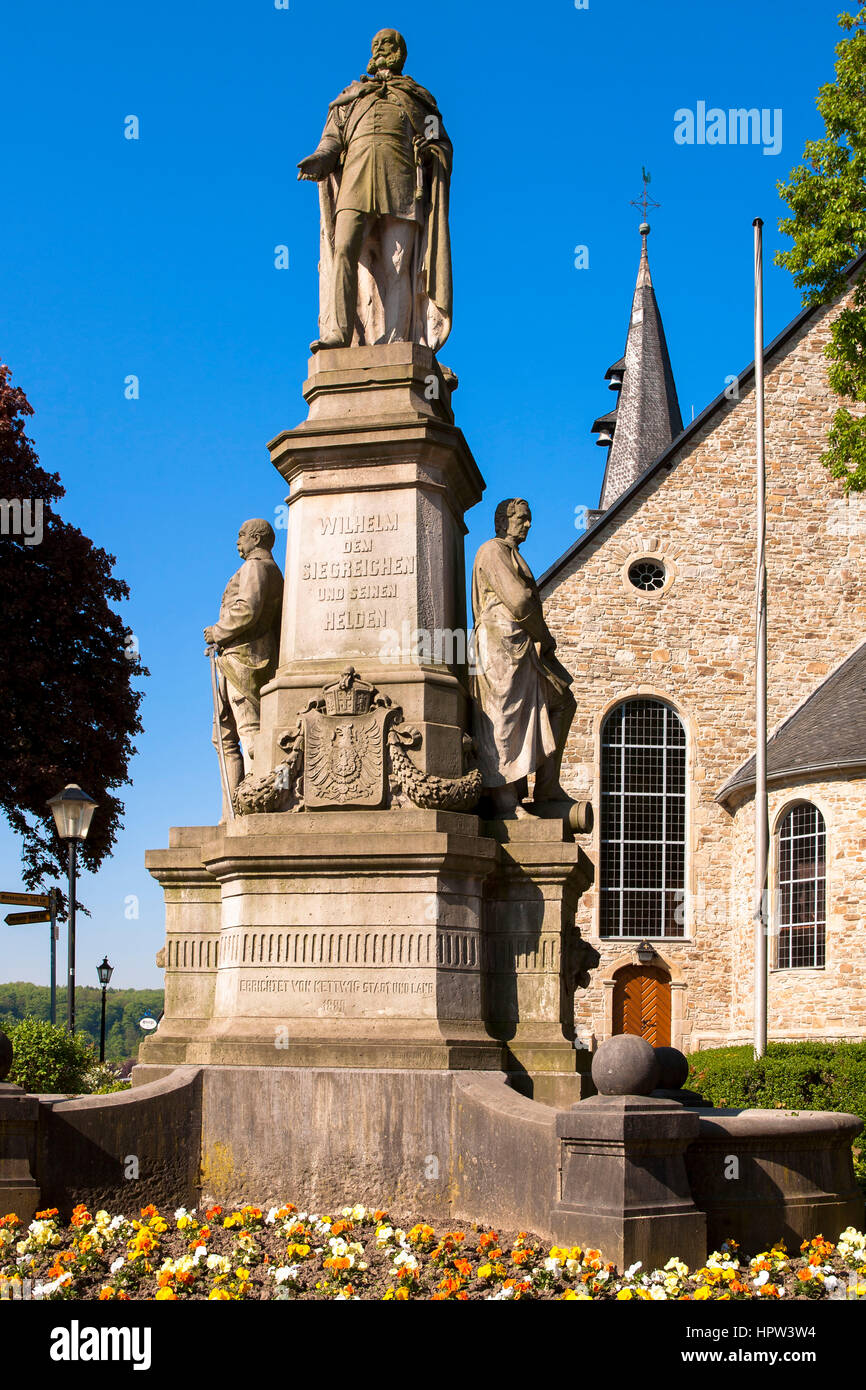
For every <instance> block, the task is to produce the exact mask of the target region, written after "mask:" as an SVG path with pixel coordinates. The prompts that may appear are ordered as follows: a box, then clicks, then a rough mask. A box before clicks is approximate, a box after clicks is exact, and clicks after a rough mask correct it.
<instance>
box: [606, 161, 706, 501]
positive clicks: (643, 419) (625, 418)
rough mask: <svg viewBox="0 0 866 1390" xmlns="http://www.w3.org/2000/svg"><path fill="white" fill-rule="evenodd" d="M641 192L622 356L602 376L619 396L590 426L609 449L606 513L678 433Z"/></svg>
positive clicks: (676, 407)
mask: <svg viewBox="0 0 866 1390" xmlns="http://www.w3.org/2000/svg"><path fill="white" fill-rule="evenodd" d="M643 175H644V190H643V195H642V197H641V198H640V199H638V200H636V202H635V204H634V205H635V206H637V207H640V208H641V209H642V212H643V221H642V222H641V225H640V236H641V254H640V265H639V267H638V274H637V284H636V285H635V291H634V299H633V300H632V308H631V320H630V322H629V329H628V337H627V339H626V345H625V353H624V355H623V356H622V357H621V358H620V360H619V362H615V363H614V364H613V366H612V367H609V368H608V370H607V372H606V374H605V375H606V379H607V380H608V381H609V383H610V389H611V390H612V391H617V392H618V393H619V400H618V403H617V405H616V407H615V409H614V410H612V411H609V412H608V414H607V415H602V416H600V417H599V418H598V419H597V420H596V421H595V423H594V424H593V426H592V429H593V433H595V434H598V436H599V438H598V440H597V441H596V442H597V443H598V444H600V445H602V446H604V445H607V446H609V449H610V451H609V453H608V456H607V466H606V468H605V470H604V482H603V483H602V489H601V501H600V502H599V510H600V511H606V510H607V508H608V507H610V506H611V505H612V504H613V503H614V502H615V501H616V499H617V498H618V497H619V496H621V494H622V493H623V492H625V491H626V489H627V488H629V487H630V486H631V484H632V483H633V482H635V481H636V479H637V478H639V477H640V475H641V473H643V472H644V470H645V469H646V468H648V467H649V465H650V464H651V463H652V462H653V460H654V459H656V458H658V456H659V454H660V453H661V452H662V450H663V449H666V448H667V446H668V444H670V442H671V440H672V439H675V438H676V436H677V435H678V434H679V433H680V431H681V430H682V427H683V421H682V416H681V415H680V407H679V403H678V401H677V390H676V386H675V384H674V374H673V371H672V369H671V361H670V356H669V354H668V346H667V343H666V341H665V332H664V328H663V327H662V316H661V313H660V312H659V306H658V303H657V301H656V296H655V290H654V289H653V282H652V274H651V272H650V264H649V254H648V251H647V238H648V236H649V233H650V227H649V223H648V222H647V220H646V218H647V208H648V207H658V206H659V204H658V203H656V202H654V201H653V200H652V199H651V198H650V197H649V194H648V193H647V184H648V183H649V174H648V173H647V172H646V170H644V171H643Z"/></svg>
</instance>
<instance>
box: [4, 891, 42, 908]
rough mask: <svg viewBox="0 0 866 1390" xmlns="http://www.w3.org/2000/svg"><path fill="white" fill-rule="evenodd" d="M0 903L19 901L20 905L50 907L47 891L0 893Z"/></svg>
mask: <svg viewBox="0 0 866 1390" xmlns="http://www.w3.org/2000/svg"><path fill="white" fill-rule="evenodd" d="M0 903H20V904H21V906H22V907H50V906H51V898H50V897H49V895H48V894H47V893H0Z"/></svg>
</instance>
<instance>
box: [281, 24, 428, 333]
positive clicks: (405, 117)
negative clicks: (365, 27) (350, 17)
mask: <svg viewBox="0 0 866 1390" xmlns="http://www.w3.org/2000/svg"><path fill="white" fill-rule="evenodd" d="M372 52H373V56H372V58H371V60H370V63H369V65H368V69H367V74H366V75H365V76H364V77H361V78H360V79H359V80H358V81H357V82H352V83H350V85H349V86H348V87H346V89H345V90H344V91H342V92H341V93H340V95H339V96H338V97H336V98H335V100H334V101H332V102H331V105H330V107H329V109H328V119H327V121H326V123H325V129H324V131H323V133H322V138H321V140H320V141H319V145H318V147H317V149H316V150H315V151H314V152H313V153H312V154H311V155H307V157H306V159H302V160H301V162H300V163H299V165H298V170H299V173H298V178H300V179H308V180H311V181H313V182H316V183H318V185H319V203H320V210H321V246H320V259H319V337H318V338H317V339H316V341H315V342H314V343H312V344H311V345H310V346H311V350H312V351H313V352H317V351H318V350H319V349H321V348H338V347H352V346H357V345H359V344H365V345H373V344H377V343H423V344H425V345H426V346H427V347H429V348H431V349H432V351H433V352H437V351H438V349H439V348H440V347H441V346H442V345H443V343H444V342H445V340H446V339H447V337H448V334H449V333H450V332H451V244H450V238H449V231H448V190H449V183H450V177H451V158H452V149H451V142H450V140H449V139H448V136H447V135H446V134H445V128H444V126H443V124H442V118H441V116H440V114H439V108H438V107H437V105H436V102H435V99H434V98H433V97H432V96H431V95H430V93H429V92H428V91H425V89H424V88H423V87H421V86H419V85H418V83H417V82H415V81H414V80H413V79H412V78H411V77H406V76H404V75H403V65H404V63H405V61H406V42H405V40H404V38H403V37H402V35H401V34H398V33H397V31H396V30H394V29H383V30H381V31H380V33H378V34H377V35H376V36H375V38H374V39H373V45H372Z"/></svg>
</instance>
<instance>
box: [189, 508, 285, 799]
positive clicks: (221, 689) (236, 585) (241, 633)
mask: <svg viewBox="0 0 866 1390" xmlns="http://www.w3.org/2000/svg"><path fill="white" fill-rule="evenodd" d="M275 540H276V536H275V534H274V530H273V527H272V526H271V525H270V523H269V522H267V521H264V520H262V519H261V518H255V519H254V520H251V521H245V522H244V524H243V526H242V527H241V529H240V531H239V532H238V539H237V548H238V553H239V555H240V556H241V559H242V560H243V564H242V565H241V567H240V569H239V570H236V571H235V573H234V574H233V575H232V577H231V579H230V580H229V582H228V584H227V585H226V588H225V592H224V594H223V596H222V603H221V604H220V616H219V621H218V622H216V623H214V624H213V625H212V626H211V627H206V628H205V630H204V638H205V642H206V643H207V655H208V656H209V657H210V660H211V683H212V688H213V697H214V725H213V742H214V746H215V747H216V750H217V753H218V755H219V762H220V777H221V781H222V788H223V814H222V819H223V820H231V819H232V818H233V816H234V795H235V792H236V791H237V789H238V786H239V785H240V783H241V782H242V781H243V778H244V776H245V775H246V773H248V772H250V771H251V769H252V764H253V759H254V757H255V737H256V734H257V733H258V731H259V706H260V700H259V696H260V692H261V689H262V686H264V685H266V684H267V682H268V681H269V680H270V679H271V677H272V676H273V674H274V672H275V671H276V669H277V660H278V657H279V650H280V616H281V613H282V606H283V576H282V574H281V573H280V568H279V565H278V564H277V563H276V561H275V560H274V557H273V555H272V554H271V551H272V550H273V547H274V542H275Z"/></svg>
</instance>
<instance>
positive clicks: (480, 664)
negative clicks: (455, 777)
mask: <svg viewBox="0 0 866 1390" xmlns="http://www.w3.org/2000/svg"><path fill="white" fill-rule="evenodd" d="M472 613H473V617H474V619H475V633H474V667H475V669H474V674H473V675H472V677H471V694H472V698H473V701H474V706H475V723H474V729H473V732H474V735H475V746H476V751H477V754H478V764H479V767H480V769H481V780H482V783H483V785H484V786H485V787H502V786H505V785H506V784H507V783H510V782H518V781H520V780H521V778H524V777H526V776H528V775H529V773H530V772H535V771H536V769H537V768H538V766H539V764H540V763H541V762H543V761H544V759H545V758H548V757H550V755H551V754H552V753H554V752H555V751H556V737H555V735H554V732H553V728H552V726H551V722H550V705H551V702H552V700H554V699H555V698H556V696H557V694H561V693H562V691H564V690H565V689H566V688H567V687H568V686H569V685H570V684H571V676H570V675H569V674H568V672H567V671H566V670H565V669H564V667H563V666H561V665H560V663H559V662H558V661H557V659H556V657H555V656H554V655H553V653H552V652H551V651H545V652H542V651H541V643H540V642H539V641H538V640H536V639H535V638H533V636H532V634H531V631H530V630H529V629H531V628H535V630H536V631H538V630H540V629H541V628H542V627H543V624H544V620H543V616H542V605H541V597H540V595H539V593H538V588H537V586H536V583H535V580H534V578H533V575H532V571H531V569H530V568H529V566H528V565H527V563H526V561H525V560H524V559H523V557H522V555H520V553H519V552H518V550H517V549H516V547H515V546H513V545H509V543H508V541H507V540H505V539H503V538H500V537H497V538H496V539H494V540H489V541H485V542H484V544H483V545H482V546H481V547H480V549H479V551H478V554H477V555H476V557H475V565H474V567H473V570H472ZM544 631H546V628H544Z"/></svg>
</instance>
